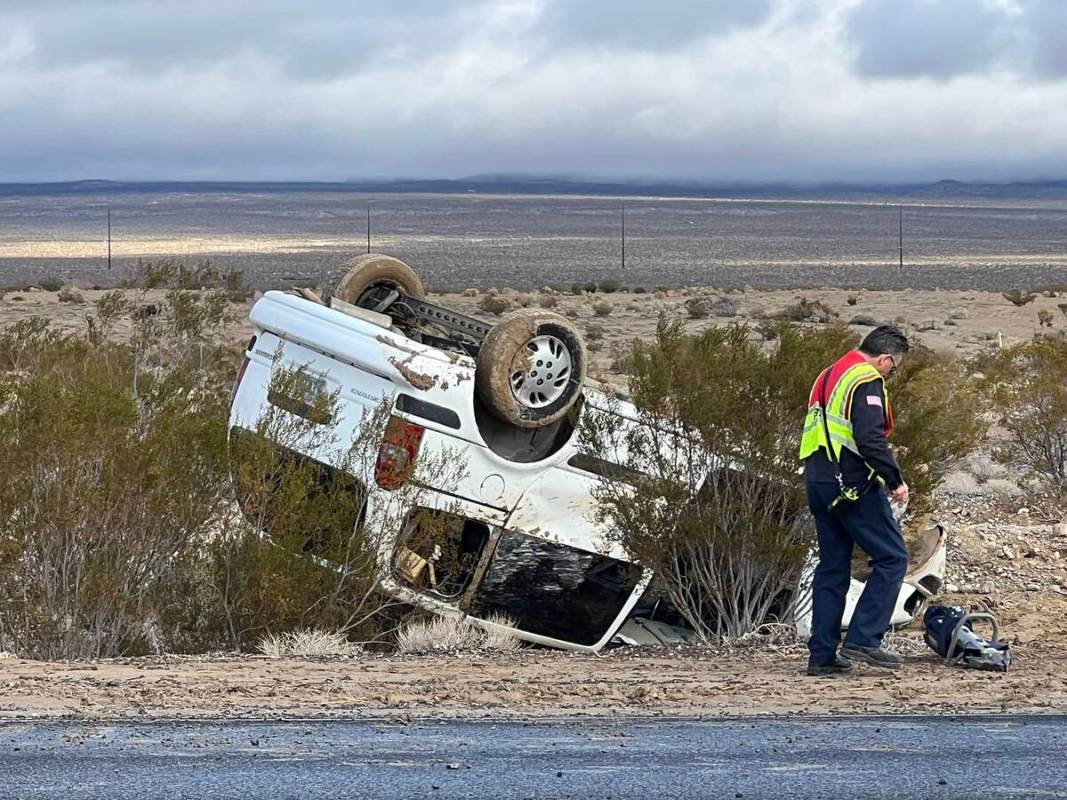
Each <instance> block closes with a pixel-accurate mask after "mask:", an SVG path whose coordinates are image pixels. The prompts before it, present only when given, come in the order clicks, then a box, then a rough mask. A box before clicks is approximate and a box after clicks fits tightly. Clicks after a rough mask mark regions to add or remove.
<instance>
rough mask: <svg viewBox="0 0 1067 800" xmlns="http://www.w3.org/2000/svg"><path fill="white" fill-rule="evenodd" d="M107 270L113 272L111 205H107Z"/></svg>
mask: <svg viewBox="0 0 1067 800" xmlns="http://www.w3.org/2000/svg"><path fill="white" fill-rule="evenodd" d="M107 271H108V272H111V206H108V207H107Z"/></svg>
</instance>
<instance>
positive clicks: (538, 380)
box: [511, 336, 571, 408]
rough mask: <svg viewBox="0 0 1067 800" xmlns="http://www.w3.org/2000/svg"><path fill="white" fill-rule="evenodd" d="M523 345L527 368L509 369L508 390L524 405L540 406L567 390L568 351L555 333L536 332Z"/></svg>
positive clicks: (569, 370) (568, 379) (569, 360)
mask: <svg viewBox="0 0 1067 800" xmlns="http://www.w3.org/2000/svg"><path fill="white" fill-rule="evenodd" d="M526 349H527V350H528V351H529V356H527V360H526V368H525V369H524V370H516V371H514V372H512V373H511V391H512V393H513V394H514V395H515V399H516V400H518V401H519V402H520V403H522V404H523V405H525V406H526V407H527V408H543V407H544V406H547V405H551V404H552V403H554V402H556V401H557V400H558V399H559V398H560V397H561V396H562V395H563V393H564V392H566V391H567V383H568V381H570V377H571V354H570V352H569V351H568V350H567V346H566V345H565V344H564V343H563V341H562V340H561V339H558V338H556V337H555V336H535V337H534V338H533V339H530V341H528V342H527V343H526Z"/></svg>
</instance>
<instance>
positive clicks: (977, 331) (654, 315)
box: [0, 287, 1067, 373]
mask: <svg viewBox="0 0 1067 800" xmlns="http://www.w3.org/2000/svg"><path fill="white" fill-rule="evenodd" d="M473 291H474V290H473V289H471V290H470V292H473ZM499 291H500V296H501V297H502V298H504V299H505V300H506V301H507V303H508V304H509V308H518V307H520V306H521V305H538V304H539V303H540V302H542V300H543V298H545V297H546V294H543V293H519V292H516V291H514V290H511V289H508V288H506V287H503V288H501V289H500V290H499ZM80 294H81V297H82V300H81V301H80V302H61V301H60V300H59V297H58V294H57V293H56V292H48V291H42V290H40V289H37V288H31V289H30V290H28V291H27V290H24V289H23V290H14V289H7V290H0V325H7V324H10V323H12V322H16V321H18V320H19V319H24V318H26V317H30V316H45V317H48V318H49V319H51V320H52V321H53V322H54V324H56V325H58V326H60V327H63V328H65V329H68V330H71V331H74V330H84V328H85V324H86V322H85V318H86V316H87V315H91V314H93V313H94V305H93V304H94V303H95V302H96V300H97V299H98V298H99V297H100V296H101V295H102V294H104V292H103V291H102V290H93V289H82V290H80ZM133 294H134V296H137V297H140V296H141V295H140V293H133ZM1059 295H1060V296H1056V297H1047V296H1045V295H1043V294H1042V295H1038V296H1037V297H1035V299H1034V300H1033V301H1032V302H1030V303H1029V304H1027V305H1025V306H1023V307H1021V308H1017V307H1016V306H1014V305H1012V304H1011V303H1010V302H1008V301H1007V300H1005V299H1004V297H1003V296H1002V295H1001V294H1000V293H998V292H981V291H942V290H918V289H909V290H901V291H863V290H860V291H850V290H844V289H814V290H803V291H801V290H773V291H767V290H756V289H745V290H735V291H732V292H730V293H728V294H724V293H722V292H720V291H718V290H716V289H715V288H712V287H694V288H691V289H681V290H679V289H673V290H669V291H666V292H656V293H642V294H633V293H630V292H616V293H612V294H603V293H595V294H583V295H572V294H555V293H553V294H552V296H553V297H554V298H555V300H554V302H555V305H554V306H553V310H554V311H557V312H559V313H561V314H563V315H565V316H567V317H568V318H570V319H572V320H574V321H576V322H577V323H578V324H579V326H580V327H581V328H582V329H583V331H585V332H586V333H587V334H588V331H589V329H590V327H591V326H592V327H593V328H599V329H600V335H599V336H596V337H595V339H594V338H593V337H590V336H588V335H587V340H588V343H590V344H591V349H592V350H593V351H594V371H599V372H602V373H611V372H612V371H613V370H612V369H611V366H610V365H611V361H612V359H613V357H614V355H615V354H616V353H617V351H618V349H619V348H621V347H624V346H625V345H626V343H627V342H628V341H629V340H630V339H632V338H634V337H649V336H651V335H652V334H653V333H654V332H655V329H656V321H657V319H658V317H659V315H660V314H667V315H669V316H677V317H681V318H682V319H684V320H686V321H687V326H688V327H689V329H690V330H693V331H697V330H701V329H703V328H705V327H707V326H709V325H721V324H725V323H728V322H737V321H740V322H748V323H750V324H758V323H759V321H760V320H761V319H762V318H764V317H766V316H773V315H774V314H775V313H777V312H780V311H782V310H783V309H785V308H787V307H789V306H791V305H794V304H796V303H797V302H798V301H799V300H800V299H802V298H803V299H806V300H809V301H816V300H818V301H820V302H822V303H824V304H826V305H827V306H829V308H831V309H832V310H833V311H835V312H836V313H837V314H838V315H839V319H840V320H841V321H843V322H850V321H851V320H853V319H855V318H857V317H860V316H865V317H869V318H871V319H872V320H874V321H878V322H894V321H895V322H897V323H899V324H902V325H904V326H905V327H906V328H907V329H908V332H909V333H910V334H911V336H912V337H913V338H914V339H917V340H918V341H920V342H922V343H923V344H925V345H927V346H929V347H931V348H933V349H935V350H938V351H941V352H945V353H956V354H963V355H970V354H973V353H976V352H978V351H980V350H981V349H983V348H988V347H991V346H995V344H996V343H997V342H998V341H1001V342H1003V343H1004V344H1012V343H1015V342H1018V341H1023V340H1026V339H1029V338H1031V337H1032V336H1034V335H1035V334H1038V333H1043V332H1044V333H1048V332H1050V330H1051V331H1055V330H1059V331H1061V332H1067V288H1065V291H1064V292H1060V293H1059ZM162 296H163V291H162V290H152V291H150V292H148V293H146V294H144V295H143V300H142V302H144V303H151V302H156V301H158V300H159V299H160V298H161V297H162ZM257 296H258V295H257ZM484 297H485V295H484V294H475V295H474V296H465V295H464V294H435V295H434V294H432V295H431V299H432V300H435V301H436V302H439V303H441V304H442V305H445V306H447V307H449V308H454V309H455V310H457V311H461V312H464V313H467V314H471V315H473V316H476V317H481V318H482V319H485V320H488V321H490V322H492V321H494V320H496V319H499V317H498V316H497V315H494V314H491V313H486V312H485V311H483V310H481V308H480V307H479V305H480V304H481V303H482V302H483V301H484ZM719 297H726V298H729V299H730V300H731V301H733V302H734V303H735V304H736V306H737V314H736V316H733V317H715V316H712V317H709V318H706V319H691V318H690V316H689V312H688V310H687V307H686V303H687V301H691V300H693V299H694V298H708V299H710V300H715V299H717V298H719ZM252 302H254V298H253V299H251V300H249V301H248V303H246V304H234V306H233V315H234V319H235V321H236V324H235V326H234V335H235V336H236V337H238V338H244V337H246V336H247V334H248V333H249V332H250V331H251V328H250V327H249V325H248V322H247V312H248V309H249V308H250V307H251V304H252ZM548 302H553V301H548ZM605 303H606V304H608V305H610V306H611V309H610V311H609V312H608V313H607V315H605V316H598V315H597V313H596V312H595V311H594V306H595V305H597V304H605ZM1040 311H1045V312H1048V313H1049V314H1051V315H1052V325H1053V328H1051V329H1050V328H1048V327H1043V326H1041V325H1040V323H1039V320H1038V312H1040ZM853 328H854V329H855V330H856V331H857V332H859V333H863V332H864V331H867V330H870V326H869V325H853Z"/></svg>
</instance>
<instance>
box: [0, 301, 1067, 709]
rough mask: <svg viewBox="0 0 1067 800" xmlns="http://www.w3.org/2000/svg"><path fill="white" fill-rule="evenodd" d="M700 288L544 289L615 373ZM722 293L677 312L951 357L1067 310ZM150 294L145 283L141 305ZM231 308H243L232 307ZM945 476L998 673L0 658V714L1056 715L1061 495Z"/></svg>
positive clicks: (965, 587) (947, 519)
mask: <svg viewBox="0 0 1067 800" xmlns="http://www.w3.org/2000/svg"><path fill="white" fill-rule="evenodd" d="M100 294H101V292H99V291H83V292H82V295H83V298H82V300H81V301H80V302H60V301H59V299H58V295H57V294H56V293H54V292H43V291H19V292H11V291H9V292H7V294H6V296H5V297H3V298H2V299H0V324H10V323H12V322H15V321H17V320H19V319H23V318H26V317H29V316H32V315H44V316H47V317H49V318H51V319H52V320H54V321H55V323H56V324H57V325H59V326H61V327H64V328H67V329H69V330H75V329H84V327H85V325H86V322H85V317H86V315H88V314H92V313H94V306H93V302H94V301H95V300H96V299H97V298H98V297H99V296H100ZM156 294H159V293H158V292H157V293H156ZM702 294H707V295H709V296H713V297H717V296H720V295H719V293H716V292H714V291H713V290H710V289H709V290H687V291H686V292H681V291H671V292H667V293H660V294H659V295H656V294H651V293H649V294H620V293H615V294H611V295H607V296H605V295H599V296H592V295H582V296H575V295H558V296H555V297H556V298H557V299H556V300H555V301H554V302H550V301H545V302H549V304H550V305H552V308H553V310H554V311H557V312H559V313H562V314H564V315H565V316H567V317H569V318H570V319H572V320H574V321H576V322H577V323H578V325H579V327H580V329H582V330H583V332H584V333H585V334H586V339H587V342H588V343H589V345H590V350H591V351H592V352H593V354H594V355H593V359H594V367H593V371H594V373H597V372H599V373H600V374H601V375H602V376H603V377H606V378H608V379H610V380H613V381H616V382H619V383H623V382H624V381H625V378H624V376H623V375H621V374H620V372H619V370H618V369H616V367H617V366H618V361H619V354H620V352H621V349H622V348H623V346H624V345H625V343H626V342H627V341H628V340H629V339H631V338H633V337H635V336H638V337H643V336H650V335H652V333H653V332H654V330H655V325H656V319H657V317H658V315H659V314H660V313H667V314H674V315H680V316H683V317H684V318H687V319H688V318H689V314H688V312H687V307H686V301H687V300H689V299H691V298H693V297H694V296H700V295H702ZM502 296H505V297H508V298H509V302H510V304H511V305H512V307H514V306H517V305H523V304H527V303H529V304H532V303H541V302H542V301H541V300H540V299H539V298H540V297H541V296H540V295H538V299H535V298H534V297H533V296H531V295H525V296H520V295H517V294H515V293H502ZM727 296H728V297H729V298H730V299H731V301H732V304H733V306H734V307H735V309H734V313H735V315H734V316H728V317H714V316H711V317H708V318H700V319H691V320H690V321H689V322H688V325H689V326H690V327H691V328H692V329H694V330H698V329H700V328H703V327H705V326H707V325H711V324H721V323H724V322H728V321H745V320H753V321H754V320H757V319H759V318H761V317H763V316H765V315H767V314H773V313H774V312H776V311H779V310H781V309H783V308H786V307H787V306H789V305H792V304H794V303H796V302H797V301H798V299H799V298H800V297H802V296H803V297H806V298H808V299H809V300H812V301H814V300H820V301H822V302H824V303H826V304H827V305H828V306H830V307H831V308H833V309H835V310H837V311H838V312H839V313H840V314H841V317H842V318H843V319H844V320H845V321H848V320H849V319H851V318H853V317H856V316H860V315H867V316H869V317H871V318H872V319H876V320H879V321H880V320H897V319H901V320H904V321H905V322H907V323H908V324H909V325H910V326H911V327H912V329H913V330H915V331H917V333H918V336H919V337H920V338H921V339H922V340H923V341H924V342H925V343H927V344H929V345H930V346H932V347H934V348H936V349H939V350H943V351H948V352H956V353H960V354H971V353H974V352H977V351H978V350H979V349H981V348H983V347H986V346H988V345H989V344H990V343H991V342H995V341H997V339H998V336H999V338H1001V339H1002V340H1003V341H1004V343H1006V344H1007V343H1012V342H1015V341H1021V340H1024V339H1028V338H1030V337H1031V336H1032V335H1033V334H1034V333H1036V332H1038V331H1046V332H1047V331H1048V330H1049V328H1048V327H1047V326H1045V327H1041V326H1040V325H1039V322H1038V313H1037V312H1038V311H1039V310H1044V311H1046V312H1047V313H1049V314H1054V315H1055V316H1054V325H1055V326H1057V327H1058V328H1059V329H1062V328H1063V327H1064V326H1065V325H1067V311H1061V309H1060V304H1061V303H1065V302H1067V300H1065V299H1064V298H1059V299H1056V298H1046V297H1038V298H1037V299H1036V300H1035V301H1034V302H1033V303H1031V304H1029V305H1026V306H1024V307H1022V308H1016V307H1014V306H1013V305H1011V304H1010V303H1009V302H1008V301H1007V300H1005V299H1004V298H1003V297H1001V296H1000V295H999V294H995V293H987V292H940V291H908V292H846V291H842V290H833V289H826V290H813V291H807V292H799V291H777V292H757V291H745V292H741V293H732V294H730V295H727ZM154 299H156V296H155V295H151V294H150V295H149V296H147V297H146V298H145V300H144V302H146V303H147V302H152V301H153V300H154ZM438 299H439V300H440V301H441V302H443V303H444V304H446V305H450V306H452V307H454V308H456V309H457V310H460V311H466V312H469V313H474V314H476V315H478V316H481V317H483V318H485V319H489V320H490V321H491V320H494V319H496V317H494V316H493V315H487V314H484V313H482V312H481V311H480V310H479V309H478V304H479V300H480V296H479V295H478V294H477V293H468V296H460V295H447V296H439V297H438ZM598 302H600V303H603V302H607V303H610V304H611V310H610V312H609V313H607V314H606V315H604V314H603V313H601V315H599V316H598V315H597V312H595V311H594V310H593V305H594V303H598ZM850 303H851V304H850ZM728 306H729V304H723V307H728ZM716 307H718V306H716ZM1065 308H1067V306H1065ZM233 310H234V314H235V316H236V317H238V318H239V319H242V320H244V319H246V317H247V310H248V308H247V306H242V305H235V306H234V307H233ZM865 329H867V328H866V326H863V325H857V326H856V330H858V331H861V332H862V331H863V330H865ZM248 331H249V328H248V325H247V322H243V323H241V324H240V325H238V326H236V327H235V329H234V331H233V335H234V338H235V340H240V339H242V338H245V337H246V336H247V335H248ZM950 477H951V480H950V481H948V482H947V484H948V485H947V488H946V489H943V490H942V493H941V494H940V496H939V497H938V499H937V504H936V505H937V508H936V511H937V513H936V514H935V516H936V517H937V518H938V519H939V520H940V521H942V522H944V523H946V524H947V525H948V526H949V548H950V551H949V566H948V571H947V574H946V582H947V584H948V586H947V587H946V589H947V590H948V591H949V593H948V594H946V596H945V597H944V601H945V602H948V603H951V604H960V605H965V606H968V607H971V608H974V609H976V610H977V609H989V610H992V611H994V613H996V614H997V615H998V616H999V617H1000V618H1001V621H1002V623H1003V628H1004V633H1005V635H1006V636H1007V638H1008V639H1009V640H1012V641H1013V642H1014V645H1013V649H1014V651H1015V656H1016V664H1015V666H1014V667H1013V668H1012V670H1011V671H1010V672H1008V673H1007V674H992V673H979V672H973V671H965V670H960V669H950V668H947V667H944V666H943V665H941V664H940V663H939V662H938V659H936V658H935V657H934V656H933V655H932V654H929V655H926V656H923V657H921V658H920V659H919V660H917V661H915V662H914V663H910V664H908V665H907V666H906V667H905V668H904V669H903V670H901V671H900V672H898V673H886V672H879V671H876V670H873V669H869V668H867V667H859V668H858V669H857V674H855V675H853V676H851V677H848V678H844V679H833V680H816V679H811V678H807V677H805V676H803V675H802V670H803V666H804V660H805V655H806V654H805V652H804V650H803V649H802V648H800V647H796V646H794V647H788V648H782V649H773V648H770V649H768V648H764V649H762V650H760V649H754V648H735V649H731V650H709V649H697V648H687V649H682V650H679V651H669V652H666V651H648V650H641V651H638V650H632V649H627V650H617V651H613V652H612V653H609V654H607V655H606V656H604V657H601V658H597V657H588V656H573V655H568V654H563V653H553V652H548V651H525V652H522V653H519V654H516V655H508V656H490V655H484V656H476V657H466V656H463V657H461V656H456V657H446V656H440V657H417V658H416V657H384V656H363V657H359V658H355V659H351V660H337V661H324V662H300V661H279V660H268V659H265V658H223V659H201V658H192V657H189V658H184V657H168V658H159V659H138V660H116V661H105V662H99V663H93V664H77V663H61V664H59V663H51V664H50V663H36V662H27V661H21V660H15V659H10V660H3V661H0V684H2V685H0V717H7V718H14V717H67V716H75V717H84V718H122V717H138V716H147V717H226V716H255V717H261V716H275V715H285V716H345V717H360V716H362V717H383V716H386V717H407V716H412V717H414V716H417V717H426V716H445V717H460V716H467V717H470V716H498V717H503V716H516V715H542V716H563V715H572V714H586V715H614V714H620V715H621V714H646V715H657V714H672V715H697V716H717V715H747V714H770V713H777V714H794V713H800V714H824V713H844V712H872V713H873V712H887V713H905V712H922V713H957V712H974V711H994V712H997V711H1011V712H1018V711H1030V710H1032V711H1039V712H1049V713H1051V712H1058V713H1067V622H1065V620H1067V526H1065V525H1064V521H1065V519H1064V518H1065V517H1067V510H1065V509H1064V508H1063V507H1062V502H1061V501H1057V500H1055V499H1054V498H1050V497H1048V496H1045V495H1041V494H1039V492H1037V491H1036V490H1034V489H1033V488H1032V487H1029V486H1027V485H1025V484H1020V483H1018V482H1016V481H1015V480H1014V478H1015V476H1013V475H1011V474H1009V473H1007V471H1006V470H1004V469H1003V468H999V467H997V466H996V465H994V464H992V463H991V462H989V461H988V459H986V460H984V461H982V460H979V461H975V462H974V463H972V464H967V465H965V466H964V468H963V469H962V470H961V471H960V472H958V473H954V474H953V475H952V476H950ZM911 635H913V636H914V635H915V634H911Z"/></svg>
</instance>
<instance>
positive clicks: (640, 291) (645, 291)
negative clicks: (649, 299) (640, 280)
mask: <svg viewBox="0 0 1067 800" xmlns="http://www.w3.org/2000/svg"><path fill="white" fill-rule="evenodd" d="M633 293H634V294H648V289H646V288H645V287H644V286H635V287H634V288H633Z"/></svg>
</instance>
